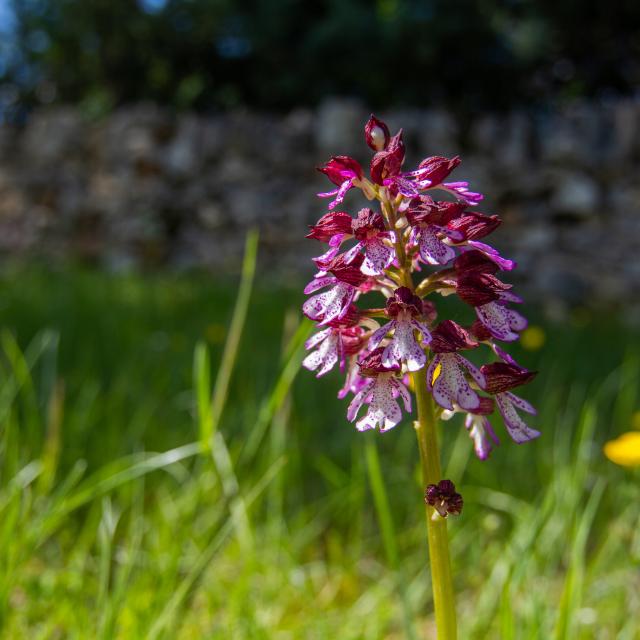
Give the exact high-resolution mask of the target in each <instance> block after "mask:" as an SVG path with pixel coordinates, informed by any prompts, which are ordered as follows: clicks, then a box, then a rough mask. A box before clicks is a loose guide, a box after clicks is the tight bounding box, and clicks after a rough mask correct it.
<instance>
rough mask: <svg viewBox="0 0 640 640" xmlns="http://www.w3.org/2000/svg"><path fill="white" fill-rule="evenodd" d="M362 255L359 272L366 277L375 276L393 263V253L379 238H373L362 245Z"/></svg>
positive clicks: (391, 248)
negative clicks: (362, 259)
mask: <svg viewBox="0 0 640 640" xmlns="http://www.w3.org/2000/svg"><path fill="white" fill-rule="evenodd" d="M364 255H365V258H364V261H363V262H362V266H361V267H360V271H362V273H364V274H365V275H367V276H377V275H380V274H382V273H384V270H385V269H387V268H388V267H389V265H390V264H391V263H392V262H393V258H394V256H395V251H394V249H393V247H389V246H387V245H386V244H384V242H382V240H380V239H379V238H373V239H371V240H368V241H367V242H365V243H364Z"/></svg>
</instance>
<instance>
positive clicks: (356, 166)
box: [318, 156, 363, 209]
mask: <svg viewBox="0 0 640 640" xmlns="http://www.w3.org/2000/svg"><path fill="white" fill-rule="evenodd" d="M318 171H320V173H324V174H325V175H326V176H327V178H329V180H331V182H333V184H335V185H337V187H338V188H337V189H334V190H333V191H328V192H326V193H319V194H318V196H320V197H321V198H332V197H333V196H335V199H334V200H332V201H331V202H330V203H329V209H334V208H335V207H337V206H338V205H339V204H340V203H341V202H343V200H344V197H345V195H346V193H347V191H349V189H351V188H352V187H359V186H361V180H362V177H363V172H362V167H361V166H360V163H359V162H358V161H357V160H354V159H353V158H350V157H349V156H333V157H332V158H331V160H329V162H327V164H326V165H324V167H318Z"/></svg>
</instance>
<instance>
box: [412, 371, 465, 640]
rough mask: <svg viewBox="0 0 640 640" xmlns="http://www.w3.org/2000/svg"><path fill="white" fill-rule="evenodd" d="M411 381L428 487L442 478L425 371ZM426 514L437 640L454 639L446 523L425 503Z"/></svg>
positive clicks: (415, 374)
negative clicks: (434, 516)
mask: <svg viewBox="0 0 640 640" xmlns="http://www.w3.org/2000/svg"><path fill="white" fill-rule="evenodd" d="M411 378H412V381H413V387H414V392H415V395H416V402H417V405H418V420H417V421H416V422H414V427H415V430H416V435H417V436H418V447H419V449H420V465H421V467H422V481H423V484H424V486H425V487H426V486H427V485H429V484H437V483H438V482H439V481H440V480H441V479H442V477H441V473H442V472H441V471H440V457H439V452H438V439H437V434H436V418H435V415H434V411H433V401H432V399H431V396H430V395H429V393H428V391H427V379H426V369H425V368H422V369H420V370H419V371H415V372H413V373H412V374H411ZM425 513H426V519H427V537H428V540H429V558H430V565H431V586H432V589H433V606H434V610H435V615H436V627H437V630H438V640H455V639H456V636H457V633H456V606H455V596H454V592H453V580H452V578H451V561H450V559H449V536H448V534H447V521H446V520H445V519H444V518H441V517H439V516H438V517H436V518H435V519H434V518H432V515H433V513H434V510H433V508H431V507H430V506H429V505H427V504H425Z"/></svg>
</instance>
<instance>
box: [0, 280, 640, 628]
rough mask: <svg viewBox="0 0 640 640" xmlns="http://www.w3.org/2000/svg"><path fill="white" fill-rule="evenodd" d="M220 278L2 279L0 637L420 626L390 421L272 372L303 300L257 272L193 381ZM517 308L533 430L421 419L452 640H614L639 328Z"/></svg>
mask: <svg viewBox="0 0 640 640" xmlns="http://www.w3.org/2000/svg"><path fill="white" fill-rule="evenodd" d="M239 277H240V276H239V274H236V275H230V276H228V277H227V278H226V279H225V282H223V283H216V282H214V281H213V280H212V279H211V278H209V277H205V276H202V275H191V276H186V275H185V276H180V277H178V276H147V277H143V276H105V275H101V274H98V273H94V272H86V271H67V272H61V273H57V274H52V273H46V272H43V271H37V270H16V271H13V272H11V271H7V272H5V274H4V276H3V279H2V281H1V282H0V325H2V326H3V327H4V329H3V331H2V333H1V335H0V630H1V631H0V636H1V637H6V638H11V639H13V638H30V639H32V638H104V639H111V638H127V639H128V638H168V639H169V638H170V639H173V638H185V639H187V638H189V639H191V638H234V639H235V638H240V639H243V638H269V639H271V638H275V639H283V640H284V639H297V638H314V639H315V638H340V639H341V640H342V639H346V640H350V639H353V640H360V639H363V638H364V639H371V640H373V639H376V640H377V639H379V638H403V637H407V636H406V634H407V633H408V631H407V630H408V629H409V627H410V626H413V627H414V629H415V633H416V635H417V637H425V636H426V637H429V634H432V633H433V624H432V620H431V617H430V615H429V611H430V591H429V588H428V587H429V585H428V570H427V565H426V562H427V558H426V543H425V540H424V532H423V522H422V517H423V511H422V504H421V500H422V493H423V488H422V487H421V486H420V484H419V473H418V456H417V451H416V450H415V437H414V434H413V433H412V432H411V428H410V425H409V423H405V424H402V425H400V426H399V427H398V428H396V429H394V430H392V431H391V432H390V433H388V434H385V435H382V436H381V435H378V434H373V433H367V434H359V433H357V432H356V431H355V430H354V429H353V427H352V425H350V424H348V423H347V422H346V420H345V418H344V410H345V408H346V407H345V403H344V402H343V403H341V402H339V401H337V400H336V399H335V392H336V390H337V388H338V386H339V382H340V381H339V378H338V377H337V376H333V375H330V376H328V377H327V379H326V380H323V381H322V382H321V384H317V383H316V381H315V380H313V379H312V376H311V375H310V374H309V373H308V372H305V373H303V374H301V375H300V376H299V377H298V378H297V379H296V380H295V382H293V381H294V377H295V374H296V371H297V362H298V360H299V355H300V348H301V343H302V341H303V339H304V334H305V331H306V327H305V326H304V325H300V324H299V320H300V318H299V314H298V310H297V305H299V303H300V299H301V295H300V294H299V291H298V290H297V289H296V288H295V287H286V286H282V285H278V286H277V285H274V284H273V283H266V282H265V281H264V279H262V278H260V277H258V278H257V284H256V287H257V288H256V290H255V291H254V293H253V295H252V299H251V303H250V305H249V307H248V309H247V315H246V324H245V327H244V331H243V332H242V336H241V339H240V341H239V346H238V357H237V358H232V359H231V358H230V357H228V358H227V364H226V365H225V366H226V371H227V373H225V374H224V375H225V376H226V377H227V379H228V387H226V388H225V390H224V393H222V392H220V391H219V392H218V394H217V395H216V392H215V387H216V380H218V383H217V384H218V385H220V384H222V383H220V382H219V380H220V377H219V364H220V362H221V358H222V354H223V351H224V345H225V341H226V339H227V336H228V334H229V330H228V327H229V326H230V324H229V323H230V321H231V317H232V311H233V308H234V304H235V300H236V293H237V284H238V282H239ZM294 284H296V283H294ZM298 289H299V287H298ZM241 311H242V308H240V312H241ZM240 312H236V315H235V317H236V322H235V326H240V325H241V324H242V323H241V322H240V320H242V318H241V317H240V320H238V318H239V315H238V314H239V313H240ZM240 315H242V314H240ZM534 320H535V323H534V326H535V327H536V332H535V333H534V334H531V336H530V337H531V340H529V341H528V342H527V343H526V345H525V346H526V347H527V349H524V350H522V351H520V352H518V353H516V357H517V358H518V359H519V360H520V361H521V362H522V363H523V364H524V365H526V366H527V367H529V368H536V369H539V370H540V371H541V373H540V375H539V378H538V379H537V380H536V381H535V382H534V383H533V384H532V385H530V386H531V389H530V391H529V396H528V398H529V399H531V400H533V401H535V402H536V403H537V405H538V406H539V407H540V408H541V415H540V416H539V419H538V421H537V422H536V425H537V426H538V427H539V428H540V429H541V430H542V431H543V436H542V437H541V438H540V439H539V440H537V441H535V442H533V443H530V444H527V445H523V446H517V445H515V444H513V443H511V442H509V441H508V437H507V435H506V433H505V432H504V430H503V429H502V428H501V427H500V426H497V431H498V432H499V435H500V437H501V440H502V446H501V447H500V448H498V449H497V450H496V451H494V452H493V454H492V457H491V459H490V460H489V461H487V462H484V463H482V462H480V461H478V460H476V459H475V458H474V457H473V453H472V450H471V442H470V441H469V439H468V438H467V435H466V433H465V431H464V429H463V428H461V425H460V424H459V422H457V421H452V422H451V423H447V424H445V425H444V428H443V434H442V435H443V442H444V463H445V467H446V468H447V472H446V474H447V476H449V477H452V478H454V479H455V480H456V484H457V485H458V484H459V485H460V487H461V492H462V493H463V495H464V497H465V510H464V512H463V515H462V517H460V518H459V519H457V520H454V521H452V525H451V531H452V534H453V539H452V545H453V557H454V565H455V574H456V583H457V589H458V592H459V594H460V597H459V609H460V622H461V627H462V631H461V638H465V639H466V638H478V639H482V640H484V639H485V638H504V639H509V638H514V639H520V638H526V639H529V638H530V639H537V638H557V639H567V640H569V639H571V640H573V639H578V640H581V639H585V640H586V639H591V638H596V639H612V640H613V639H616V640H633V639H635V638H638V637H640V635H639V634H640V630H639V624H638V622H637V621H638V619H640V596H639V595H638V594H640V571H639V568H640V526H639V525H640V521H639V515H638V508H637V504H638V499H639V497H640V489H639V483H640V477H639V475H638V472H637V470H633V469H624V468H619V467H617V466H615V465H614V464H612V463H611V462H610V461H608V460H607V459H606V458H605V457H604V455H603V454H602V445H603V443H604V442H605V441H607V440H610V439H612V438H613V437H615V436H617V435H619V434H621V433H623V432H625V431H629V430H631V429H633V428H635V427H634V425H635V424H636V422H637V415H638V413H637V412H638V410H640V399H639V398H638V387H639V383H640V365H639V361H640V340H639V337H640V336H639V334H638V333H637V332H634V331H632V330H629V329H625V328H624V327H623V326H622V325H621V324H620V323H618V322H617V321H616V320H615V319H614V318H607V319H603V318H599V317H593V318H589V317H587V316H585V313H584V312H581V314H580V315H579V317H578V318H577V321H576V322H575V323H574V322H573V321H572V320H571V318H569V319H567V321H566V322H565V323H562V324H550V323H545V322H543V321H541V320H540V319H534ZM227 352H228V348H227ZM292 383H293V387H291V385H292ZM224 384H225V385H226V382H225V383H224ZM220 388H221V387H220V386H218V389H220ZM216 398H217V399H216ZM215 416H218V419H217V420H216V422H215V423H212V420H213V419H214V417H215ZM212 424H213V425H214V427H215V428H211V430H210V431H208V429H209V428H210V427H211V425H212ZM203 443H211V448H210V451H208V452H207V450H206V447H203ZM409 618H411V619H412V620H413V623H412V624H411V625H409V624H407V622H406V620H407V619H409Z"/></svg>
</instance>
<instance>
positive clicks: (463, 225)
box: [447, 211, 516, 271]
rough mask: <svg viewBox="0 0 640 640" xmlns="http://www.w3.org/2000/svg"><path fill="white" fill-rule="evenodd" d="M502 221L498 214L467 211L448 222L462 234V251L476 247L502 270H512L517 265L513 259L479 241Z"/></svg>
mask: <svg viewBox="0 0 640 640" xmlns="http://www.w3.org/2000/svg"><path fill="white" fill-rule="evenodd" d="M501 223H502V220H500V218H499V217H498V216H495V215H494V216H486V215H484V214H483V213H479V212H477V211H465V213H464V214H463V215H461V216H459V217H457V218H454V219H453V220H451V221H450V222H449V223H448V224H447V228H448V229H449V230H450V231H457V232H459V233H460V234H461V235H462V241H461V243H460V244H461V247H460V249H461V251H465V250H473V249H476V250H478V251H480V252H482V253H483V254H484V255H485V256H487V258H489V260H491V261H492V262H494V263H495V264H496V265H497V266H498V268H499V269H501V270H502V271H511V270H513V269H515V267H516V263H515V262H514V261H513V260H508V259H507V258H503V257H502V256H501V255H500V253H499V251H498V250H497V249H494V248H493V247H491V246H489V245H488V244H485V243H484V242H479V240H480V238H484V237H485V236H487V235H489V234H490V233H492V232H493V231H495V230H496V229H497V228H498V227H499V226H500V224H501Z"/></svg>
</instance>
